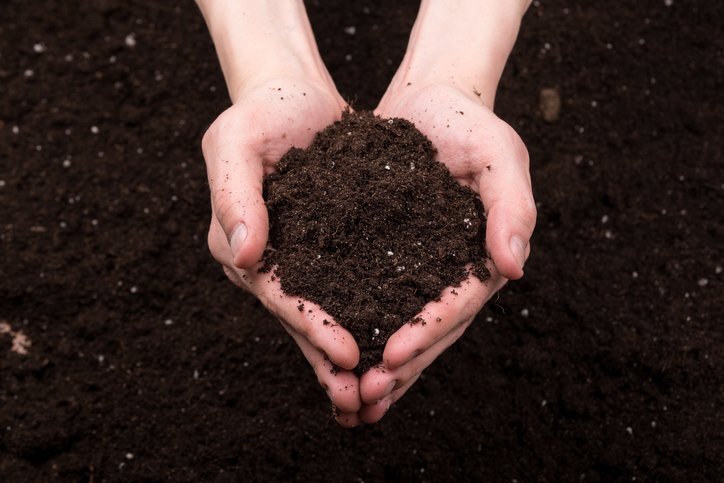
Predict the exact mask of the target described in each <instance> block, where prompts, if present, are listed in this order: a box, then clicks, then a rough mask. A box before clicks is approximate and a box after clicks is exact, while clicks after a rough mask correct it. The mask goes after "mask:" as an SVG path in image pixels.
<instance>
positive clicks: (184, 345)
mask: <svg viewBox="0 0 724 483" xmlns="http://www.w3.org/2000/svg"><path fill="white" fill-rule="evenodd" d="M418 7H419V2H416V1H412V0H398V1H394V2H390V1H382V0H365V1H361V2H348V1H342V0H324V1H321V0H319V1H317V0H313V1H312V0H310V1H308V2H307V8H308V12H309V15H310V19H311V22H312V25H313V27H314V31H315V35H316V37H317V42H318V44H319V47H320V51H321V53H322V57H323V58H324V61H325V63H326V65H327V66H328V68H329V70H330V73H331V75H332V77H333V78H334V80H335V82H336V84H337V86H338V88H339V90H340V92H341V93H342V95H343V96H344V97H345V98H347V99H350V100H351V101H353V102H354V106H355V109H357V110H363V109H368V110H369V109H374V108H375V107H376V104H377V102H378V101H379V99H380V98H381V96H382V94H383V93H384V91H385V88H386V86H387V85H388V84H389V81H390V80H391V78H392V76H393V74H394V72H395V70H396V68H397V66H398V65H399V63H400V61H401V59H402V56H403V55H404V52H405V48H406V45H407V40H408V37H409V33H410V29H411V27H412V24H413V21H414V18H415V16H416V12H417V9H418ZM722 25H724V7H723V6H722V3H721V2H717V1H711V0H688V1H686V2H685V1H683V0H673V1H668V0H666V1H665V0H636V1H629V2H609V3H607V4H605V5H603V4H600V3H599V2H569V1H564V0H546V1H540V2H538V1H536V2H533V4H532V5H531V7H530V9H529V11H528V12H527V14H526V15H525V18H524V19H523V22H522V26H521V31H520V35H519V37H518V42H517V44H516V46H515V48H514V50H513V53H512V55H511V57H510V59H509V61H508V64H507V66H506V69H505V71H504V73H503V76H502V79H501V82H500V86H499V89H498V93H497V97H496V104H495V112H496V114H497V115H498V116H499V117H501V118H502V119H503V120H504V121H506V122H507V123H509V124H510V125H511V126H512V127H514V128H515V129H516V131H518V133H519V134H520V136H521V138H522V139H523V141H524V142H525V144H526V146H527V147H528V150H529V152H530V157H531V178H532V184H533V190H534V194H535V198H536V202H537V205H538V223H537V228H536V231H535V233H534V234H533V238H532V240H531V256H530V258H529V260H528V262H527V263H526V267H525V272H526V273H525V276H524V277H523V278H522V279H521V280H519V281H515V282H511V283H509V284H508V285H506V286H505V287H504V288H503V289H502V290H501V292H500V298H499V299H498V300H497V302H496V303H489V304H487V305H486V306H485V307H484V308H483V310H482V311H481V312H480V313H479V315H478V317H477V318H476V320H475V321H474V322H473V323H472V324H471V326H470V327H469V328H468V329H467V331H466V332H465V334H464V335H463V336H462V337H461V339H460V340H459V341H458V342H456V343H455V344H454V345H453V346H452V347H451V348H450V349H448V350H447V351H446V352H445V353H444V354H442V355H441V356H440V357H439V358H438V359H437V360H436V361H435V362H434V363H433V364H432V365H431V366H430V367H429V368H428V369H427V370H426V371H425V372H424V373H423V374H422V375H421V376H420V378H419V380H418V381H417V382H416V383H415V385H414V386H413V387H411V388H410V390H409V391H408V392H407V394H405V396H404V397H403V398H402V399H400V401H398V402H397V403H396V404H395V405H393V406H392V407H391V408H390V411H389V412H388V414H387V415H386V416H385V417H384V418H383V419H382V420H381V421H380V422H379V423H377V424H375V425H363V426H361V427H359V428H356V429H354V430H347V429H344V428H341V427H338V425H337V424H336V423H335V422H334V421H333V420H331V419H330V412H329V410H330V409H329V408H330V404H329V400H328V398H327V396H326V394H325V393H324V391H323V390H322V389H321V388H320V387H319V385H318V383H317V380H316V377H315V375H314V374H313V371H312V370H311V369H310V368H309V365H308V364H307V362H306V360H305V359H304V357H303V355H302V354H301V352H300V351H299V349H298V348H297V346H296V345H295V344H294V342H293V340H292V339H291V338H290V337H289V336H288V334H287V333H286V332H285V331H284V329H283V328H282V327H281V325H280V324H279V323H278V321H276V320H275V319H274V318H273V317H271V316H270V315H269V314H268V312H267V311H266V309H264V307H263V306H261V305H260V304H259V302H258V301H256V300H255V299H254V298H253V297H251V296H250V295H248V294H246V293H243V292H242V291H241V290H240V289H239V288H238V287H236V286H235V285H233V284H232V283H231V282H229V281H228V280H227V279H226V276H225V275H224V273H223V271H222V269H221V267H220V266H219V264H218V263H217V262H216V261H214V259H213V258H212V257H211V255H210V253H209V250H208V247H207V244H206V235H207V231H208V225H209V218H210V214H211V208H210V201H209V192H208V186H207V181H206V170H205V165H204V161H203V158H202V154H201V148H200V146H201V138H202V136H203V134H204V132H205V130H206V128H207V127H208V126H209V125H210V124H211V123H212V122H213V120H214V119H215V118H216V117H217V116H218V115H219V113H221V112H222V111H223V110H224V109H226V108H227V107H228V106H229V99H228V94H227V92H226V89H225V87H224V79H223V75H222V72H221V69H220V68H219V65H218V61H217V59H216V55H215V52H214V47H213V44H212V42H211V40H210V37H209V35H208V32H207V29H206V26H205V24H204V22H203V19H202V17H201V15H200V14H199V12H198V9H197V7H196V5H195V3H194V2H193V1H191V0H179V1H176V2H160V1H154V0H131V1H127V2H121V1H119V0H98V1H93V2H88V1H80V0H67V1H63V2H57V1H51V0H22V1H21V0H5V1H2V2H0V324H1V325H0V481H3V482H12V483H16V482H18V483H24V482H33V483H35V482H39V481H43V482H45V481H53V482H74V483H75V482H84V483H90V482H92V483H100V482H109V483H115V482H198V481H209V482H218V483H221V482H237V481H238V482H254V481H260V482H267V481H354V482H367V483H369V482H379V481H390V482H393V481H394V482H397V481H403V482H412V481H431V482H456V483H457V482H461V481H464V482H467V481H486V482H495V483H497V482H501V483H511V482H514V481H517V482H521V483H522V482H556V483H557V482H574V481H575V482H580V481H584V482H631V481H634V480H635V481H636V482H696V483H699V482H702V483H703V482H716V481H720V480H721V478H722V476H721V475H722V474H724V460H723V459H722V455H723V454H724V328H723V327H724V325H723V324H722V322H723V321H724V296H722V294H723V293H724V273H723V272H724V243H722V241H723V240H724V161H723V154H724V63H723V60H724V36H722ZM352 27H354V28H352ZM544 89H553V91H550V90H547V91H545V92H544V91H543V90H544ZM554 91H555V93H556V94H557V97H556V96H555V95H554V94H553V92H554ZM542 99H545V102H544V103H543V102H542ZM558 101H560V104H559V103H558ZM543 109H545V113H544V112H542V110H543ZM433 141H434V139H433Z"/></svg>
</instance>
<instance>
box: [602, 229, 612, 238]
mask: <svg viewBox="0 0 724 483" xmlns="http://www.w3.org/2000/svg"><path fill="white" fill-rule="evenodd" d="M603 236H605V237H606V238H608V239H611V238H613V234H612V233H611V230H606V231H605V232H604V233H603Z"/></svg>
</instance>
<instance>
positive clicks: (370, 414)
mask: <svg viewBox="0 0 724 483" xmlns="http://www.w3.org/2000/svg"><path fill="white" fill-rule="evenodd" d="M420 374H422V372H420V373H418V374H416V375H415V376H413V377H412V378H410V379H409V380H408V381H407V383H406V384H404V385H403V386H401V387H400V388H398V389H396V390H394V391H392V393H390V394H389V395H387V396H386V397H384V398H383V399H381V400H380V401H378V402H376V403H375V404H363V405H362V408H361V409H360V411H359V415H360V417H361V419H362V421H364V422H365V423H368V424H372V423H376V422H378V421H379V420H380V419H382V418H383V417H384V415H385V414H387V412H388V411H389V410H390V407H391V406H392V405H393V404H394V403H396V402H397V401H398V400H399V399H400V398H401V397H402V396H403V395H404V394H405V393H406V392H407V390H408V389H410V387H412V385H413V384H415V382H417V379H418V378H419V377H420Z"/></svg>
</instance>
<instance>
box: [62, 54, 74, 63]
mask: <svg viewBox="0 0 724 483" xmlns="http://www.w3.org/2000/svg"><path fill="white" fill-rule="evenodd" d="M63 58H64V59H65V61H66V62H72V61H73V54H66V56H65V57H63Z"/></svg>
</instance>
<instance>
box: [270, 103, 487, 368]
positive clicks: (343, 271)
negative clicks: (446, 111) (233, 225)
mask: <svg viewBox="0 0 724 483" xmlns="http://www.w3.org/2000/svg"><path fill="white" fill-rule="evenodd" d="M434 155H435V151H434V149H433V146H432V143H431V142H430V141H429V140H428V139H427V138H426V137H425V136H424V135H423V134H422V133H421V132H420V131H418V130H417V129H416V128H415V126H414V125H413V124H412V123H411V122H409V121H407V120H405V119H399V118H395V119H382V118H379V117H376V116H374V115H373V114H372V113H371V112H361V113H350V112H345V113H344V114H343V116H342V120H341V121H340V122H336V123H334V124H333V125H332V126H329V127H327V128H326V129H325V130H324V131H322V132H321V133H319V135H318V137H317V139H316V140H315V141H314V143H313V144H312V145H311V146H309V148H307V149H305V150H302V149H298V148H292V150H291V151H290V152H289V153H287V154H286V155H284V157H282V159H281V161H280V163H279V166H278V168H279V172H278V173H273V174H271V175H270V176H268V177H267V178H266V179H265V181H264V200H265V201H266V205H267V209H268V211H269V243H270V245H271V248H270V249H268V250H267V251H266V252H265V257H266V258H265V261H266V264H265V266H264V268H263V270H265V271H268V270H271V269H272V267H274V266H276V268H275V270H274V275H275V276H278V277H279V278H280V282H281V286H282V290H284V292H285V293H286V294H288V295H291V296H299V297H301V298H303V299H305V300H310V301H312V302H315V303H317V304H319V305H320V306H321V308H322V309H323V310H324V311H325V312H327V313H328V314H329V315H331V316H332V317H333V321H328V320H327V319H324V321H323V322H324V323H325V324H330V323H335V322H336V323H339V324H340V325H341V326H342V327H344V328H346V329H347V330H349V331H350V333H351V334H352V336H353V337H354V339H355V341H356V342H357V345H358V346H359V349H360V362H359V364H358V365H357V367H356V368H355V371H356V372H357V373H358V374H362V373H363V372H366V371H368V370H369V369H370V368H371V367H372V366H374V365H376V364H378V363H380V362H382V353H383V351H384V348H385V343H386V342H387V339H389V337H390V336H391V335H392V334H393V333H394V332H395V331H396V330H397V329H399V328H400V327H402V326H403V325H404V324H405V323H425V321H423V320H422V319H421V318H419V317H416V316H417V315H418V314H419V313H420V311H421V310H422V307H423V306H424V305H425V304H426V303H427V302H430V301H432V300H440V296H441V293H442V291H443V289H444V288H445V287H449V286H454V287H459V286H460V283H461V282H462V281H463V280H465V279H467V278H468V276H469V273H470V271H472V272H473V273H474V274H476V276H478V277H479V278H480V279H481V280H483V281H487V279H488V278H489V277H490V272H489V271H488V269H487V268H486V267H485V260H486V258H488V256H487V252H486V249H485V220H484V209H483V204H482V203H481V201H480V199H479V198H478V197H477V196H476V194H475V193H474V192H473V191H472V190H471V189H470V188H469V187H467V186H462V185H460V184H458V182H457V181H455V180H454V179H453V178H452V176H451V175H450V171H448V169H447V168H446V167H445V165H443V164H441V163H438V162H437V161H436V160H435V159H434ZM468 264H470V266H468ZM300 302H301V301H300ZM299 310H304V305H300V306H299ZM309 311H310V312H312V310H311V309H310V310H309Z"/></svg>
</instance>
